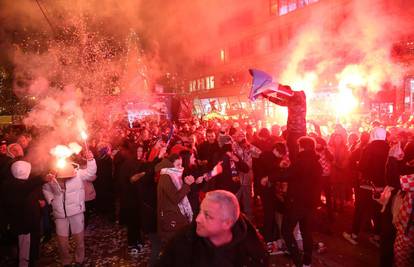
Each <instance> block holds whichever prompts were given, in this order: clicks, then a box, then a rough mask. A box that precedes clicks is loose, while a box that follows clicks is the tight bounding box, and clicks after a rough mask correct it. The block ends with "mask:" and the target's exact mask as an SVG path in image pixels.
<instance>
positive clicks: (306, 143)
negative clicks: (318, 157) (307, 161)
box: [298, 136, 316, 151]
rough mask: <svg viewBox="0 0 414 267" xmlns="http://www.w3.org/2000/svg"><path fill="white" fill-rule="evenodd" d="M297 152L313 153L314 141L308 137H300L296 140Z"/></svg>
mask: <svg viewBox="0 0 414 267" xmlns="http://www.w3.org/2000/svg"><path fill="white" fill-rule="evenodd" d="M298 145H299V151H315V147H316V145H315V139H313V138H312V137H309V136H302V137H300V138H299V139H298Z"/></svg>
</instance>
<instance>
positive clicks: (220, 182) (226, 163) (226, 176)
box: [213, 154, 249, 194]
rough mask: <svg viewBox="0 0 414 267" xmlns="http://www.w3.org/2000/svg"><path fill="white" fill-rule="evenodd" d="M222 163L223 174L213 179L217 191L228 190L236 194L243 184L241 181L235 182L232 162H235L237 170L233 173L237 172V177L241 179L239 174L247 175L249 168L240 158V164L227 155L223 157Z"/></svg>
mask: <svg viewBox="0 0 414 267" xmlns="http://www.w3.org/2000/svg"><path fill="white" fill-rule="evenodd" d="M222 161H223V163H222V166H223V172H222V173H221V174H219V175H217V176H216V177H214V178H213V180H215V189H222V190H227V191H230V192H232V193H233V194H236V193H237V192H238V191H239V189H240V186H241V184H240V180H239V181H234V180H233V177H234V176H235V175H234V174H235V173H232V167H231V165H232V162H234V165H235V170H233V172H234V171H235V172H237V175H236V176H239V178H240V174H239V173H238V172H244V173H247V172H248V171H249V166H248V165H247V164H246V163H245V162H244V161H243V160H242V159H240V158H239V161H238V162H235V161H233V160H231V159H230V157H229V156H228V155H227V154H224V155H223V157H222Z"/></svg>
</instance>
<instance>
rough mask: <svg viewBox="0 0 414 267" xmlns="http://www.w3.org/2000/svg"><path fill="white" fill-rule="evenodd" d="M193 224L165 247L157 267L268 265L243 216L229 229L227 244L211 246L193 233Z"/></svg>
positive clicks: (262, 249)
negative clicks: (229, 239) (230, 239)
mask: <svg viewBox="0 0 414 267" xmlns="http://www.w3.org/2000/svg"><path fill="white" fill-rule="evenodd" d="M196 227H197V226H196V223H195V222H193V223H192V224H191V225H188V226H187V227H185V228H184V229H182V230H181V231H179V232H178V233H177V235H175V236H174V238H173V239H172V240H171V241H170V242H169V243H168V244H167V246H166V248H165V251H164V253H163V254H162V256H161V259H160V261H159V262H158V265H157V266H158V267H175V266H177V267H190V266H191V267H239V266H240V267H242V266H246V267H259V266H260V267H262V266H268V256H267V252H266V250H265V248H264V244H263V242H262V241H261V238H260V237H259V236H258V233H257V232H256V230H255V228H254V227H253V225H252V224H251V223H250V222H249V221H248V220H247V219H246V218H245V217H244V216H243V215H241V216H240V218H239V219H238V220H237V222H236V223H235V225H234V226H233V228H232V232H233V239H232V241H231V242H230V243H229V244H225V245H223V246H220V247H216V246H214V245H213V244H212V243H211V242H210V241H209V240H208V239H206V238H203V237H200V236H198V235H197V233H196Z"/></svg>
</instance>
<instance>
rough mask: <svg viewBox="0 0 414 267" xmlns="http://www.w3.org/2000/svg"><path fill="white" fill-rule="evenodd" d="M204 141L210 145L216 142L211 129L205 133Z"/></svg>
mask: <svg viewBox="0 0 414 267" xmlns="http://www.w3.org/2000/svg"><path fill="white" fill-rule="evenodd" d="M206 139H207V141H208V142H209V143H210V144H213V143H214V142H215V141H216V134H215V133H214V131H213V130H212V129H208V130H207V131H206Z"/></svg>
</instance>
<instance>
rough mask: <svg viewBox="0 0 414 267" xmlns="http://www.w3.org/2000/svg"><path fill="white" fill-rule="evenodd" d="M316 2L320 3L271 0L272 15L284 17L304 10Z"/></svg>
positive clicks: (312, 0)
mask: <svg viewBox="0 0 414 267" xmlns="http://www.w3.org/2000/svg"><path fill="white" fill-rule="evenodd" d="M316 2H319V0H270V1H269V8H270V14H271V15H279V16H283V15H285V14H287V13H289V12H292V11H294V10H296V9H298V8H302V7H305V6H307V5H310V4H313V3H316Z"/></svg>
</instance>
